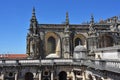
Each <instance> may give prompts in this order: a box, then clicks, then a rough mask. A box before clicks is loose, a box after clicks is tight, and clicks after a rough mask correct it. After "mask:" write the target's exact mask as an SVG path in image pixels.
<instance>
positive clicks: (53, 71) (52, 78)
mask: <svg viewBox="0 0 120 80" xmlns="http://www.w3.org/2000/svg"><path fill="white" fill-rule="evenodd" d="M53 72H54V71H51V80H53Z"/></svg>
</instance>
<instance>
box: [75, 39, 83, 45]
mask: <svg viewBox="0 0 120 80" xmlns="http://www.w3.org/2000/svg"><path fill="white" fill-rule="evenodd" d="M79 44H80V45H82V41H81V39H80V38H76V39H75V46H77V45H79Z"/></svg>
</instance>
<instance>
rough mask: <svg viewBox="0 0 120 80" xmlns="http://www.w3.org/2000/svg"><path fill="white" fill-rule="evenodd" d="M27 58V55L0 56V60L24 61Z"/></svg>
mask: <svg viewBox="0 0 120 80" xmlns="http://www.w3.org/2000/svg"><path fill="white" fill-rule="evenodd" d="M27 57H28V55H27V54H0V58H5V59H25V58H27Z"/></svg>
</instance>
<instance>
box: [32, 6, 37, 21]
mask: <svg viewBox="0 0 120 80" xmlns="http://www.w3.org/2000/svg"><path fill="white" fill-rule="evenodd" d="M32 19H34V20H36V16H35V7H33V10H32Z"/></svg>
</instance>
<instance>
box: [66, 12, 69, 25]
mask: <svg viewBox="0 0 120 80" xmlns="http://www.w3.org/2000/svg"><path fill="white" fill-rule="evenodd" d="M68 24H69V16H68V12H66V25H68Z"/></svg>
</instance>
